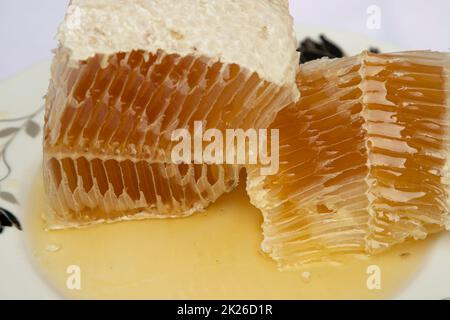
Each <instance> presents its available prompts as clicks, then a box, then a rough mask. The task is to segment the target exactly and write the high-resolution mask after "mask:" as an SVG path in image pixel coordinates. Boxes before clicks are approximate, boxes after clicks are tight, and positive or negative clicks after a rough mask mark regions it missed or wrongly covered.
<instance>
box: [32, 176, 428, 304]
mask: <svg viewBox="0 0 450 320" xmlns="http://www.w3.org/2000/svg"><path fill="white" fill-rule="evenodd" d="M243 185H244V181H242V182H241V187H240V188H238V189H237V190H235V191H234V192H232V193H230V194H228V195H226V196H224V197H222V198H221V199H220V200H219V201H217V202H216V203H215V204H214V205H212V206H211V207H210V208H209V209H208V210H206V211H205V212H203V213H199V214H196V215H194V216H192V217H190V218H184V219H169V220H144V221H132V222H123V223H116V224H110V225H99V226H94V227H91V228H86V229H72V230H63V231H45V228H44V222H43V220H42V219H41V215H42V214H43V210H44V207H45V204H44V200H43V199H44V191H43V182H42V179H41V178H40V175H39V178H38V179H37V180H36V183H35V187H34V190H33V192H32V194H31V199H30V204H29V208H30V210H29V219H28V221H27V222H26V223H27V224H26V227H27V229H28V230H29V247H30V250H31V251H32V255H31V256H32V257H33V259H34V260H35V265H36V267H37V268H38V269H39V270H40V272H41V274H42V275H43V276H44V277H45V278H46V279H47V280H48V282H49V283H50V284H51V285H52V286H53V288H54V289H55V290H56V291H57V292H58V293H60V295H61V296H62V297H65V298H73V299H385V298H394V297H395V295H396V293H398V292H399V291H400V290H401V289H402V288H404V287H405V286H406V285H407V284H408V282H409V281H410V280H411V279H412V278H413V277H414V276H415V275H416V274H417V273H418V272H420V270H421V267H422V265H423V262H424V261H425V260H426V256H427V255H426V253H427V251H428V250H427V248H429V247H430V244H432V241H431V240H428V241H422V242H415V243H409V244H405V245H401V246H397V247H396V248H394V249H393V250H391V251H389V252H386V253H384V254H383V255H379V256H376V257H373V258H366V259H361V258H350V257H347V258H345V259H343V260H342V261H341V263H339V264H336V263H335V264H323V265H315V266H310V267H305V268H304V269H300V270H298V271H284V272H280V271H279V270H278V269H277V266H276V263H275V262H274V261H272V260H271V259H270V258H269V257H267V256H266V255H265V254H263V253H262V252H261V251H260V249H259V248H260V243H261V241H262V234H261V223H262V217H261V214H260V212H259V211H258V210H257V209H255V208H254V207H252V206H251V205H250V203H249V200H248V197H247V195H246V192H245V189H244V187H243ZM71 266H76V267H77V268H78V269H77V271H76V274H75V273H73V270H74V269H71ZM371 266H377V268H376V269H378V271H379V272H376V274H368V271H372V269H371V268H373V267H371ZM72 268H73V267H72ZM68 271H69V273H68ZM78 271H79V272H78ZM74 275H75V276H76V277H77V278H76V279H77V280H76V281H77V282H76V283H78V284H79V285H80V288H79V289H77V287H76V286H71V285H69V286H67V284H68V280H69V283H71V280H70V279H69V278H70V277H73V276H74ZM374 276H375V277H376V278H375V279H377V280H379V284H380V286H381V289H379V290H378V289H377V287H376V286H372V285H369V286H368V282H369V284H373V283H374V282H373V281H372V280H373V279H374V278H373V277H374ZM71 279H72V280H73V278H71ZM78 281H79V282H78ZM376 282H377V281H375V283H376ZM371 289H372V290H371Z"/></svg>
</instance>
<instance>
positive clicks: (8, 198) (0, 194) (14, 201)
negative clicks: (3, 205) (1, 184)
mask: <svg viewBox="0 0 450 320" xmlns="http://www.w3.org/2000/svg"><path fill="white" fill-rule="evenodd" d="M0 199H2V200H5V201H7V202H9V203H12V204H19V201H17V199H16V197H15V196H14V195H13V194H12V193H9V192H0Z"/></svg>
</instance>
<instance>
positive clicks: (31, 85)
mask: <svg viewBox="0 0 450 320" xmlns="http://www.w3.org/2000/svg"><path fill="white" fill-rule="evenodd" d="M297 29H298V34H299V38H300V39H302V38H304V37H306V36H313V37H316V36H317V35H318V34H319V33H325V34H326V35H327V36H329V38H331V39H332V40H334V41H336V42H337V43H338V44H340V45H342V47H343V48H344V50H345V51H346V53H348V54H356V53H358V52H360V51H362V50H365V49H368V48H369V47H371V46H375V47H377V48H379V49H380V50H381V51H383V52H389V51H397V50H398V48H396V47H394V46H391V45H388V44H383V43H378V42H376V41H372V40H370V39H367V38H365V37H361V36H357V35H354V34H349V33H342V32H337V31H333V30H321V29H320V28H317V27H309V26H299V27H298V28H297ZM49 69H50V60H45V61H43V62H41V63H39V64H37V65H35V66H33V67H31V68H29V69H28V70H26V71H24V72H22V73H21V74H19V75H17V76H15V77H13V78H11V79H9V80H7V81H4V82H0V151H1V150H3V156H1V157H0V177H2V176H4V175H7V177H6V178H5V179H4V180H3V181H1V182H0V207H4V208H6V209H8V210H10V211H12V212H14V214H15V215H16V216H17V217H18V218H19V220H20V221H21V222H22V223H25V221H26V220H25V216H26V214H27V212H26V210H27V202H28V201H29V198H30V192H31V190H32V184H33V182H34V178H35V177H36V175H37V173H38V170H39V168H40V165H41V159H42V147H41V141H42V132H41V130H38V127H40V128H42V124H43V112H39V110H40V109H41V107H42V105H43V96H44V95H45V93H46V91H47V85H48V77H49ZM36 112H37V113H36ZM30 121H31V124H30ZM11 128H13V129H11ZM14 128H19V129H20V130H18V131H15V130H16V129H14ZM0 155H1V153H0ZM5 159H6V162H5ZM8 166H9V167H10V168H11V172H10V173H9V174H8V171H9V170H8ZM23 227H24V231H23V232H20V231H18V230H16V229H10V228H8V229H7V230H4V232H3V233H2V234H0V299H58V298H62V297H60V296H58V295H57V293H56V292H55V291H53V289H52V288H50V286H49V285H48V284H47V283H46V282H45V280H44V279H43V278H41V276H40V275H39V272H38V271H37V270H36V268H35V266H34V265H33V259H32V256H31V253H30V252H29V251H28V250H27V245H26V241H27V225H26V224H25V225H24V226H23ZM449 248H450V234H445V235H443V236H441V237H440V238H439V240H438V241H436V243H435V244H434V245H433V247H432V248H431V249H430V250H431V252H430V256H429V258H428V259H427V262H426V263H425V266H424V267H423V268H422V270H421V271H420V272H419V273H418V274H417V276H416V277H415V279H414V280H413V281H412V282H410V283H409V284H408V286H407V287H406V288H403V289H402V291H401V292H400V293H399V294H398V296H397V297H396V298H399V299H444V298H446V297H449V296H450V273H449V270H450V252H449Z"/></svg>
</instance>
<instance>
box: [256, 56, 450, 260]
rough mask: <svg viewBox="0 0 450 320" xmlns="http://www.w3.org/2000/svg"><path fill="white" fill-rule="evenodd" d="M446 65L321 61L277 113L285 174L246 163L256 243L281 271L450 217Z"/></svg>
mask: <svg viewBox="0 0 450 320" xmlns="http://www.w3.org/2000/svg"><path fill="white" fill-rule="evenodd" d="M449 66H450V57H449V55H448V54H445V53H432V52H406V53H397V54H384V55H376V54H370V53H363V54H361V55H360V56H357V57H351V58H343V59H335V60H328V59H322V60H319V61H314V62H310V63H307V64H305V65H304V66H303V67H302V68H301V70H300V73H299V75H298V86H299V89H300V91H301V94H302V98H301V99H300V101H299V102H298V103H297V104H296V105H295V106H291V107H289V108H288V109H286V110H284V111H282V112H280V113H279V115H278V116H277V118H276V120H275V122H274V123H273V124H272V125H271V127H272V128H277V129H279V130H280V170H279V172H278V174H277V175H274V176H266V177H261V176H260V174H259V170H258V168H249V180H248V192H249V195H250V198H251V200H252V203H254V204H255V206H256V207H258V208H259V209H261V210H262V212H263V215H264V223H263V230H264V240H263V242H262V248H263V250H264V251H265V252H267V253H269V254H270V255H271V256H272V257H273V258H274V259H275V260H276V261H277V262H278V264H279V266H280V267H282V268H298V267H300V266H302V265H305V264H309V263H313V262H317V261H326V260H329V261H334V260H336V259H340V258H341V256H342V255H343V254H364V253H365V252H369V253H376V252H379V251H383V250H385V249H387V248H390V247H391V246H393V245H395V244H399V243H402V242H404V241H405V240H407V239H424V238H426V237H427V236H428V235H429V234H430V233H435V232H438V231H441V230H443V229H444V226H445V224H446V222H447V221H448V208H449V207H448V200H449V193H448V166H447V163H448V149H449V145H448V134H449V130H448V125H449V120H450V118H449V111H448V109H449V100H448V94H449V83H450V77H449Z"/></svg>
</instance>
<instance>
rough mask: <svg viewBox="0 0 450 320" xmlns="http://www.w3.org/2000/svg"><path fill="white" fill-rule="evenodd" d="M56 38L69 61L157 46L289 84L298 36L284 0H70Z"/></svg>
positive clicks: (294, 73) (296, 67)
mask: <svg viewBox="0 0 450 320" xmlns="http://www.w3.org/2000/svg"><path fill="white" fill-rule="evenodd" d="M58 40H59V41H60V42H61V45H62V46H64V47H66V48H68V49H70V50H71V52H72V57H71V58H72V59H74V60H86V59H88V58H90V57H92V56H94V55H95V54H114V53H117V52H128V51H131V50H138V49H140V50H146V51H149V52H155V51H157V50H158V49H161V50H164V51H166V52H167V53H177V54H180V55H188V54H197V55H204V56H207V57H211V58H214V59H220V60H221V61H222V62H224V63H236V64H239V65H240V66H242V67H245V68H247V69H250V70H251V71H256V72H257V73H258V74H259V75H260V76H261V77H262V78H264V79H266V80H269V81H271V82H274V83H277V84H280V85H286V84H287V85H292V84H294V83H295V77H296V72H297V69H298V58H299V56H298V53H297V52H296V47H297V41H296V38H295V33H294V28H293V19H292V17H291V16H290V14H289V8H288V1H287V0H114V1H111V0H95V1H94V0H72V1H71V4H70V6H69V9H68V12H67V15H66V19H65V21H64V23H63V24H62V25H61V26H60V29H59V32H58Z"/></svg>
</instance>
